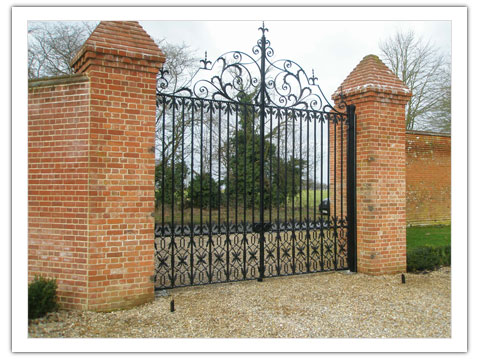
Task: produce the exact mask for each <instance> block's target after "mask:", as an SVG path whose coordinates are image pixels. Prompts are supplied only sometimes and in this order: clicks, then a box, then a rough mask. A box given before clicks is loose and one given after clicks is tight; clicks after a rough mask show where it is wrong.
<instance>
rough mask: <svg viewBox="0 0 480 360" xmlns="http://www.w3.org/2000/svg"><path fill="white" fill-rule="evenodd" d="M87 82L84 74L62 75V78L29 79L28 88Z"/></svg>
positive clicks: (87, 79)
mask: <svg viewBox="0 0 480 360" xmlns="http://www.w3.org/2000/svg"><path fill="white" fill-rule="evenodd" d="M86 81H89V78H88V76H85V75H84V74H71V75H62V76H53V77H45V78H38V79H29V80H28V87H29V88H35V87H42V86H52V85H65V84H74V83H80V82H86Z"/></svg>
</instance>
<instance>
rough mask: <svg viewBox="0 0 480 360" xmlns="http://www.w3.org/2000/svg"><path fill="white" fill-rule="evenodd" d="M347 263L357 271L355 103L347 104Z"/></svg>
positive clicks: (351, 269) (349, 267) (351, 268)
mask: <svg viewBox="0 0 480 360" xmlns="http://www.w3.org/2000/svg"><path fill="white" fill-rule="evenodd" d="M347 121H348V140H347V146H348V147H347V221H348V237H347V263H348V269H349V270H350V271H352V272H356V271H357V189H356V187H357V174H356V168H357V161H356V160H357V159H356V158H357V143H356V115H355V105H347Z"/></svg>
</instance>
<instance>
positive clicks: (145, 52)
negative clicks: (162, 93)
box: [70, 21, 165, 73]
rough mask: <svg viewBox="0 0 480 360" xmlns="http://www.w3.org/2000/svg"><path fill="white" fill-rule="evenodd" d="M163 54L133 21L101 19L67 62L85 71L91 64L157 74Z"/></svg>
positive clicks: (79, 70)
mask: <svg viewBox="0 0 480 360" xmlns="http://www.w3.org/2000/svg"><path fill="white" fill-rule="evenodd" d="M164 62H165V55H164V54H163V52H162V51H161V50H160V49H159V48H158V46H157V44H155V42H154V41H153V39H152V38H151V37H150V36H149V35H148V34H147V33H146V32H145V30H143V28H142V27H141V26H140V24H138V22H136V21H102V22H100V24H98V26H97V27H96V28H95V30H94V31H93V32H92V34H91V35H90V37H89V38H88V39H87V40H86V42H85V44H84V45H83V46H82V47H81V49H80V50H79V52H78V54H77V55H76V56H75V57H74V58H73V60H72V61H71V63H70V65H71V66H72V67H73V69H74V70H75V72H77V73H79V72H85V71H86V68H88V67H89V66H90V65H91V64H92V63H96V64H101V65H104V66H113V67H116V68H119V67H125V68H128V69H133V70H138V71H149V72H155V73H157V72H158V70H159V68H160V67H161V65H162V64H163V63H164Z"/></svg>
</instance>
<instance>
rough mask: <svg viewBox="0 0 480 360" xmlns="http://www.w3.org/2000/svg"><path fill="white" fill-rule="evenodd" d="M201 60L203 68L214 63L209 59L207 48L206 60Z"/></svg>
mask: <svg viewBox="0 0 480 360" xmlns="http://www.w3.org/2000/svg"><path fill="white" fill-rule="evenodd" d="M200 62H201V63H202V64H203V69H207V65H208V64H211V63H212V62H211V61H209V60H207V50H205V60H200Z"/></svg>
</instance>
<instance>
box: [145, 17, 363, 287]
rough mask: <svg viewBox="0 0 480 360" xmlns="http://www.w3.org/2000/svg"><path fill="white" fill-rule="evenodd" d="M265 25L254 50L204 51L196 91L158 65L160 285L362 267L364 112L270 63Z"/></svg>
mask: <svg viewBox="0 0 480 360" xmlns="http://www.w3.org/2000/svg"><path fill="white" fill-rule="evenodd" d="M259 30H261V32H262V37H261V38H260V39H259V40H258V41H257V44H256V45H255V46H254V47H253V49H252V54H253V55H248V54H246V53H244V52H240V51H233V52H229V53H226V54H224V55H222V56H220V57H219V58H218V59H217V60H216V61H215V62H214V63H212V62H210V61H208V60H207V58H206V56H205V60H202V63H203V67H202V68H201V69H199V71H198V72H197V73H196V75H195V76H194V78H193V80H192V81H191V83H190V84H189V86H187V87H182V88H181V89H178V90H175V91H172V92H170V93H167V91H166V90H165V89H167V85H168V81H167V77H168V74H166V71H162V72H161V75H162V76H161V78H160V81H159V86H160V91H159V92H158V95H157V139H158V146H157V150H158V151H157V155H158V156H157V166H156V198H157V212H156V214H157V215H156V225H155V237H156V238H155V263H156V265H155V274H154V278H155V286H156V288H157V289H162V288H172V287H178V286H187V285H198V284H209V283H219V282H228V281H239V280H249V279H258V280H259V281H261V280H262V279H263V278H266V277H273V276H282V275H292V274H303V273H312V272H319V271H328V270H341V269H350V270H352V271H355V268H356V254H355V248H356V246H355V107H354V106H353V105H346V104H342V105H340V109H338V110H337V109H335V108H333V107H332V106H331V105H330V104H329V103H328V101H327V100H326V98H325V96H324V94H323V93H322V91H321V89H320V87H319V86H318V85H316V80H317V78H315V76H314V74H313V71H312V76H311V77H310V78H309V77H308V76H307V75H306V73H305V71H304V70H303V69H302V68H301V67H300V66H299V65H298V64H297V63H295V62H294V61H291V60H277V61H271V60H270V58H271V57H272V56H273V53H274V52H273V49H272V48H271V47H270V42H269V40H267V39H266V37H265V32H266V31H268V29H266V28H265V27H264V26H262V27H260V28H259ZM255 56H256V57H257V58H254V57H255ZM212 74H213V75H212Z"/></svg>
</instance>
